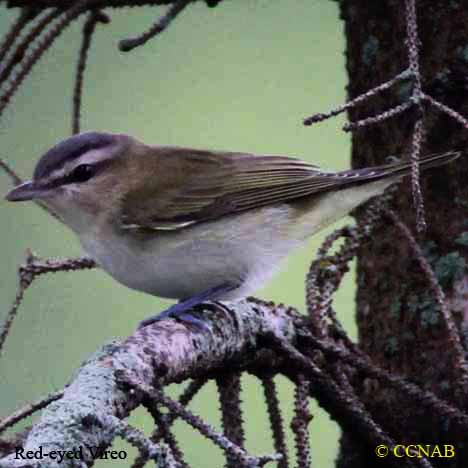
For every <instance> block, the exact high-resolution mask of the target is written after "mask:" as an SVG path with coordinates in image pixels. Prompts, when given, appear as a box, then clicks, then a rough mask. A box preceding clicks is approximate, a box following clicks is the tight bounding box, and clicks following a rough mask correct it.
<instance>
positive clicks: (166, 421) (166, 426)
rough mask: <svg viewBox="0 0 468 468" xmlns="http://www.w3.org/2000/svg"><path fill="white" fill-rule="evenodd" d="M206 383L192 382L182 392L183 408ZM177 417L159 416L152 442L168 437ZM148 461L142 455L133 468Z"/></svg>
mask: <svg viewBox="0 0 468 468" xmlns="http://www.w3.org/2000/svg"><path fill="white" fill-rule="evenodd" d="M206 382H207V379H206V378H200V379H194V380H192V381H191V382H190V383H189V384H188V385H187V387H186V388H185V390H184V391H183V392H182V395H180V397H179V403H180V404H181V405H183V406H187V405H188V404H189V403H190V401H191V400H192V398H193V397H194V396H195V395H196V394H197V393H198V392H199V391H200V390H201V389H202V388H203V386H204V385H205V384H206ZM177 417H178V416H177V414H176V413H167V414H161V415H160V416H159V419H158V423H159V425H158V427H157V428H156V429H155V430H154V432H153V434H152V436H151V440H152V441H153V442H154V443H155V444H156V443H158V442H159V441H160V440H161V439H163V438H165V437H166V434H167V431H168V430H170V428H171V425H172V423H173V422H174V421H175V420H176V419H177ZM174 456H175V457H176V456H177V455H176V454H174ZM147 461H148V457H147V456H145V455H144V454H141V453H140V455H139V456H138V457H137V458H136V459H135V461H134V462H133V465H132V468H143V466H145V464H146V462H147ZM179 462H180V460H179Z"/></svg>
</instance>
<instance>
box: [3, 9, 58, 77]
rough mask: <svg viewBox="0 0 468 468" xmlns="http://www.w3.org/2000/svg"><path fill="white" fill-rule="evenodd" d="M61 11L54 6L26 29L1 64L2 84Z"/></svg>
mask: <svg viewBox="0 0 468 468" xmlns="http://www.w3.org/2000/svg"><path fill="white" fill-rule="evenodd" d="M61 13H62V10H61V9H60V8H54V9H53V10H52V11H49V12H48V11H46V12H44V13H43V14H42V17H41V16H39V17H38V18H37V20H36V21H35V23H34V24H33V25H32V27H31V29H30V31H28V33H27V34H26V35H25V36H24V37H23V39H22V40H21V41H20V42H19V43H18V44H17V45H16V47H15V50H14V51H13V52H12V53H11V54H10V58H9V59H8V60H7V61H6V63H5V64H4V65H2V68H1V69H0V83H1V84H2V85H3V83H4V82H6V80H8V79H9V78H10V77H11V74H12V70H13V69H14V68H15V66H17V65H19V64H20V63H21V62H22V61H23V60H24V58H25V54H26V52H27V51H28V49H30V48H31V47H32V46H33V44H34V42H35V41H36V39H37V38H38V37H39V36H40V35H41V34H42V33H43V32H44V31H45V30H46V28H47V27H48V26H49V25H50V24H51V23H52V21H53V20H54V19H55V18H57V17H58V16H60V14H61Z"/></svg>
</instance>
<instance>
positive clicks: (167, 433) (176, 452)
mask: <svg viewBox="0 0 468 468" xmlns="http://www.w3.org/2000/svg"><path fill="white" fill-rule="evenodd" d="M144 406H146V408H147V409H148V411H149V412H150V414H151V416H153V419H154V422H155V423H156V424H157V425H158V427H159V429H160V431H161V433H162V439H163V440H164V442H165V443H166V444H167V445H168V446H169V448H170V449H171V452H172V455H173V457H174V459H175V461H176V463H177V464H178V465H179V466H180V467H181V468H188V465H187V463H185V461H184V456H183V453H182V451H181V450H180V448H179V444H178V443H177V440H176V439H175V437H174V434H172V432H171V429H170V427H169V425H168V424H167V420H166V419H165V418H164V415H163V414H162V413H161V411H160V409H159V406H158V403H157V402H156V401H151V402H150V403H146V404H145V403H144ZM150 440H151V441H152V442H153V443H156V442H155V441H154V440H153V438H150ZM148 459H149V457H148V454H147V453H145V452H140V455H139V457H138V458H137V459H136V460H135V462H137V460H142V461H143V460H145V461H146V460H148ZM143 465H144V464H143ZM133 466H135V463H134V464H133Z"/></svg>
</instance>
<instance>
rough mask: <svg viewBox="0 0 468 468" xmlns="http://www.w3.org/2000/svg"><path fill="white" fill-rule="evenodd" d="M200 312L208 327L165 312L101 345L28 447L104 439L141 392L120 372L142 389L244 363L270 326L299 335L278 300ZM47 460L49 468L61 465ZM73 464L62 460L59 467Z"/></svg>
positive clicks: (5, 463)
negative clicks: (123, 337)
mask: <svg viewBox="0 0 468 468" xmlns="http://www.w3.org/2000/svg"><path fill="white" fill-rule="evenodd" d="M203 317H204V320H205V322H206V324H207V325H208V327H209V329H210V332H209V333H205V332H199V331H197V330H192V331H191V330H190V329H188V328H187V327H186V326H185V325H183V324H180V323H178V322H176V321H174V320H172V319H169V320H164V321H161V322H157V323H155V324H154V325H152V326H148V327H145V328H141V329H139V330H137V331H136V332H135V333H134V334H133V335H132V336H130V337H129V338H127V339H126V340H125V341H123V342H120V343H119V342H113V343H111V344H108V345H106V346H104V347H103V348H102V349H101V350H99V351H98V352H97V353H96V354H95V355H94V356H92V357H91V358H90V359H89V360H88V361H86V362H85V363H84V364H83V365H82V366H81V368H80V369H79V370H78V371H77V372H76V373H75V375H74V377H73V379H72V381H71V383H70V384H69V385H68V386H67V387H66V388H65V389H64V392H63V397H62V398H61V399H60V400H58V401H56V402H54V403H51V404H50V405H49V406H48V407H47V408H46V409H45V410H44V411H43V413H42V415H41V417H40V419H39V421H38V422H37V423H36V424H35V425H34V426H33V428H32V429H31V431H30V433H29V435H28V437H27V439H26V442H25V444H24V449H25V451H28V450H33V451H36V450H38V449H39V448H40V447H42V450H43V451H44V452H50V451H52V450H70V447H84V448H86V447H92V448H96V447H99V448H100V449H103V447H107V446H109V445H110V444H111V443H112V440H113V437H114V436H115V435H116V429H115V428H114V427H110V426H109V425H108V424H107V422H108V421H109V420H111V419H112V418H118V419H122V418H124V417H126V416H127V415H128V414H129V413H130V411H132V410H133V409H135V408H136V407H137V406H138V405H140V404H141V403H142V401H143V399H144V395H143V394H142V393H141V392H138V391H134V390H133V391H129V390H128V387H125V385H123V383H122V379H123V378H125V381H127V382H128V380H129V379H130V380H131V381H132V382H135V383H137V384H138V387H137V388H147V387H154V385H155V382H157V383H158V384H161V385H166V384H169V383H172V382H179V381H181V380H183V379H185V378H187V377H189V376H191V377H193V376H196V375H201V374H206V373H209V372H212V371H215V370H217V369H219V368H221V367H222V368H224V369H226V365H227V363H229V364H231V365H232V366H238V367H239V368H244V367H246V366H248V365H250V364H252V363H254V362H255V360H256V359H257V358H260V357H261V356H262V353H261V352H260V353H259V351H260V350H261V343H262V338H263V337H264V336H265V335H267V334H271V333H273V334H274V335H275V336H280V337H282V339H283V340H285V341H286V342H288V343H292V342H294V340H295V336H296V335H295V328H294V322H295V319H296V317H297V316H296V315H294V314H292V313H291V312H289V311H288V310H287V309H286V308H284V307H281V306H278V307H274V306H271V305H265V304H261V303H255V302H252V301H242V302H240V303H238V304H236V305H235V306H234V308H232V309H231V311H230V313H229V314H227V313H226V312H225V311H224V310H221V309H218V308H217V309H216V310H211V309H208V308H207V309H205V310H204V311H203ZM263 356H264V354H263ZM83 455H84V460H83V462H84V463H87V464H89V463H90V462H91V461H92V454H91V453H89V452H87V450H83ZM47 462H48V463H47V466H48V468H53V467H55V466H57V467H58V466H59V465H58V464H57V462H55V463H54V462H52V460H47ZM21 463H22V464H23V465H24V460H15V456H14V454H10V455H9V456H8V457H6V458H4V459H1V460H0V466H1V467H2V468H7V467H17V466H20V465H21ZM74 463H76V461H75V460H73V459H64V460H63V461H62V463H60V467H61V468H66V467H71V466H75V465H74ZM36 466H37V465H36Z"/></svg>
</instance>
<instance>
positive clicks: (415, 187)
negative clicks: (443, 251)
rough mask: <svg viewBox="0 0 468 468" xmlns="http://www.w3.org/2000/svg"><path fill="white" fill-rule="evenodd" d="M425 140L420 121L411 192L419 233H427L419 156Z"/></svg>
mask: <svg viewBox="0 0 468 468" xmlns="http://www.w3.org/2000/svg"><path fill="white" fill-rule="evenodd" d="M423 139H424V121H423V119H422V118H421V119H418V120H417V121H416V123H415V124H414V129H413V137H412V139H411V192H412V195H413V205H414V206H415V207H416V229H417V230H418V232H419V233H422V232H424V231H426V229H427V223H426V220H425V215H424V198H423V196H422V192H421V183H420V180H421V178H420V175H419V174H420V168H419V156H420V154H421V145H422V142H423Z"/></svg>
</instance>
